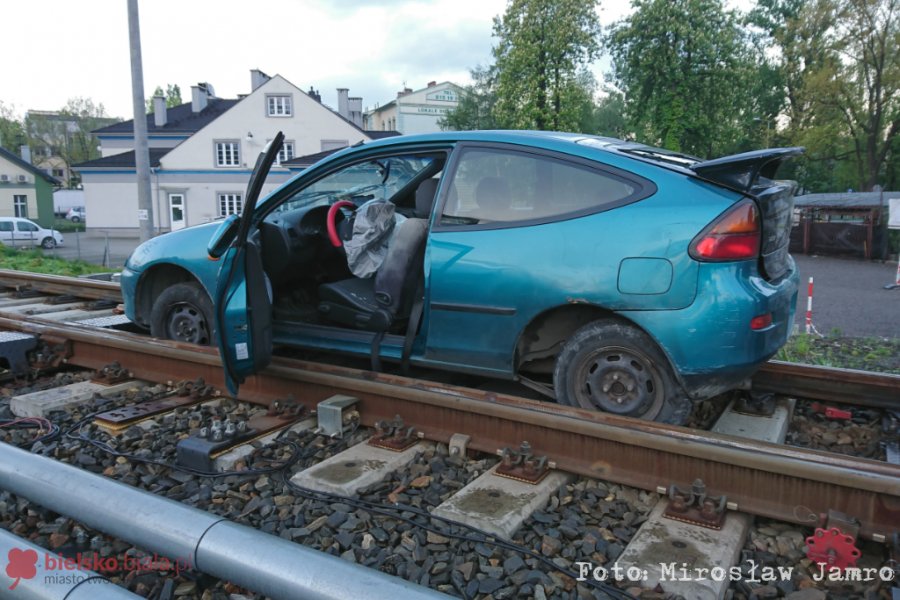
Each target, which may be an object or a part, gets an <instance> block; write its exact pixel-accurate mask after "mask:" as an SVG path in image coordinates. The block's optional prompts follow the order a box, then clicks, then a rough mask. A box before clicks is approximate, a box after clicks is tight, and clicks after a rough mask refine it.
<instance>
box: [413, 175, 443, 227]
mask: <svg viewBox="0 0 900 600" xmlns="http://www.w3.org/2000/svg"><path fill="white" fill-rule="evenodd" d="M437 187H438V180H437V179H434V178H430V179H426V180H425V181H423V182H422V183H420V184H419V187H418V188H416V217H418V218H420V219H427V218H428V217H430V216H431V207H432V206H434V196H435V193H436V192H437Z"/></svg>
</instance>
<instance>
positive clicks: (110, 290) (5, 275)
mask: <svg viewBox="0 0 900 600" xmlns="http://www.w3.org/2000/svg"><path fill="white" fill-rule="evenodd" d="M0 286H6V287H8V288H13V289H32V290H35V291H39V292H45V293H48V294H69V295H72V296H76V297H81V298H86V299H91V300H110V301H113V302H121V301H122V294H121V290H120V288H119V284H118V283H113V282H109V281H97V280H91V279H82V278H77V277H62V276H59V275H41V274H37V273H28V272H24V271H10V270H6V269H0ZM0 315H2V311H0ZM753 385H754V388H755V389H758V390H760V391H764V392H775V393H779V394H787V395H791V396H797V397H800V398H808V399H811V400H822V401H825V402H835V403H840V404H851V405H857V406H870V407H875V408H894V409H896V408H900V375H892V374H887V373H871V372H868V371H858V370H854V369H838V368H834V367H822V366H815V365H800V364H794V363H786V362H781V361H774V360H773V361H769V362H768V363H766V364H764V365H762V367H760V369H759V371H757V373H756V375H755V376H754V378H753Z"/></svg>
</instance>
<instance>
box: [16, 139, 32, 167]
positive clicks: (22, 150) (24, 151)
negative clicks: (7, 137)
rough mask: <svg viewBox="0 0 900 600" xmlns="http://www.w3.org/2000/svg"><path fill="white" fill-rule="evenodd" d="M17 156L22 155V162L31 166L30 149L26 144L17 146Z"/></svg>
mask: <svg viewBox="0 0 900 600" xmlns="http://www.w3.org/2000/svg"><path fill="white" fill-rule="evenodd" d="M19 154H21V155H22V160H24V161H25V162H27V163H28V164H29V165H30V164H31V148H29V147H28V144H22V145H21V146H19Z"/></svg>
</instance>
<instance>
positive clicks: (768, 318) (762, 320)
mask: <svg viewBox="0 0 900 600" xmlns="http://www.w3.org/2000/svg"><path fill="white" fill-rule="evenodd" d="M771 324H772V313H766V314H764V315H759V316H756V317H753V318H752V319H750V329H753V330H754V331H758V330H760V329H765V328H766V327H768V326H769V325H771Z"/></svg>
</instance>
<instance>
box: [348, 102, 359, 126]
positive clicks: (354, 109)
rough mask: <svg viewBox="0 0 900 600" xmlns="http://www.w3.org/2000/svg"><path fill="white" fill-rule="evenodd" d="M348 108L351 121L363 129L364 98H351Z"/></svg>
mask: <svg viewBox="0 0 900 600" xmlns="http://www.w3.org/2000/svg"><path fill="white" fill-rule="evenodd" d="M347 106H348V109H349V111H350V117H349V118H350V122H351V123H353V124H354V125H356V126H357V127H359V128H360V129H362V126H363V113H362V98H358V97H357V98H350V99H349V101H348V103H347Z"/></svg>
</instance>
